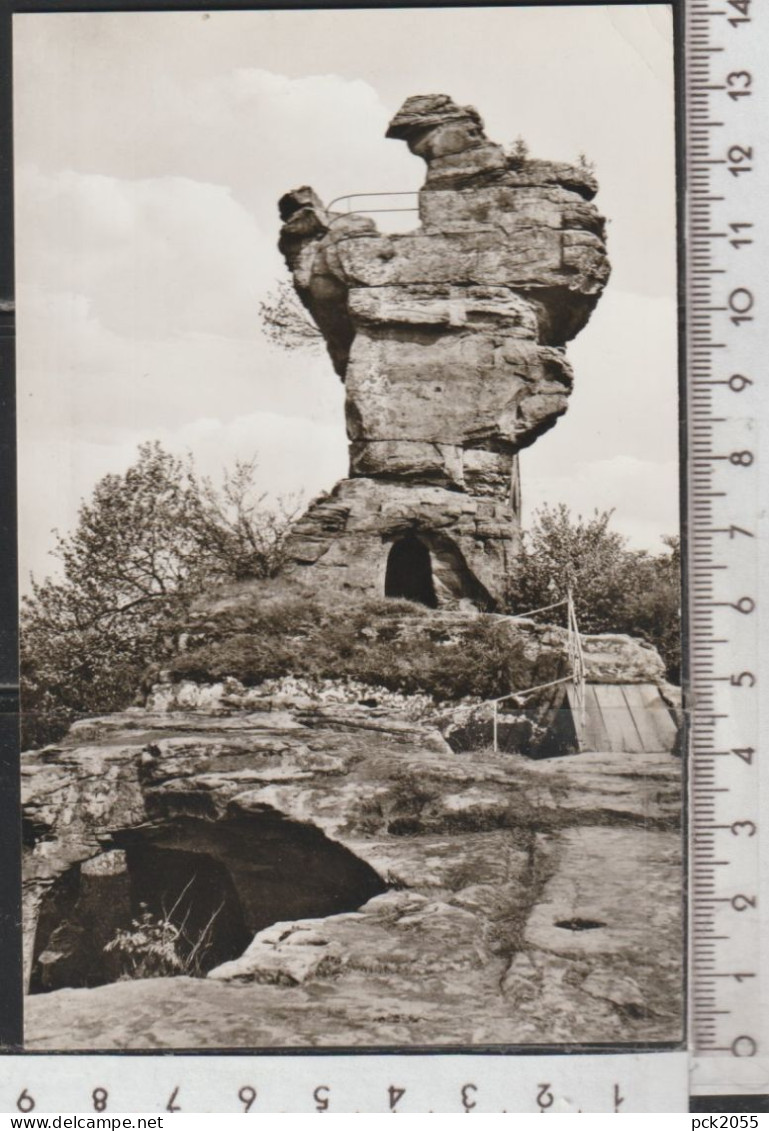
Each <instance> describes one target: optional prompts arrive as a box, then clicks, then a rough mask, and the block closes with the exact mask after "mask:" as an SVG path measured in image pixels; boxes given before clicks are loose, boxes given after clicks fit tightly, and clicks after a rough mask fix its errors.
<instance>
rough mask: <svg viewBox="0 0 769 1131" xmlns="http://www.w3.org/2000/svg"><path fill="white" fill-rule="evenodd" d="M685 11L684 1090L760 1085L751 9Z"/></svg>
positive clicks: (762, 869)
mask: <svg viewBox="0 0 769 1131" xmlns="http://www.w3.org/2000/svg"><path fill="white" fill-rule="evenodd" d="M685 22H686V35H685V43H684V61H685V106H686V109H685V119H686V120H685V123H683V128H684V134H685V141H686V156H685V164H686V200H685V212H686V217H685V225H686V252H685V269H686V308H687V317H686V322H687V326H686V345H687V351H686V352H687V358H686V369H687V374H686V377H687V389H686V392H687V401H688V405H687V409H688V413H687V415H688V423H687V437H688V453H689V454H688V470H689V475H688V524H687V535H688V581H689V592H688V616H689V661H690V707H691V708H692V711H691V715H690V727H691V729H690V737H691V761H690V767H691V773H690V793H689V814H690V827H689V849H690V886H689V892H690V896H689V905H690V955H691V960H690V967H689V1001H690V1048H691V1073H690V1075H691V1089H692V1092H693V1093H694V1094H704V1095H707V1094H718V1093H740V1092H769V1040H768V1038H769V1033H768V1032H767V1013H768V1010H767V1000H766V995H767V989H768V988H769V971H767V964H766V961H765V959H764V958H763V957H762V948H761V939H762V926H765V924H766V919H765V918H764V914H765V910H766V907H767V902H769V900H768V899H767V895H768V894H769V893H768V892H767V883H766V879H767V856H766V847H767V845H768V844H769V813H767V812H766V805H765V804H763V805H762V801H764V802H765V800H766V797H765V795H766V793H767V790H769V778H768V777H767V774H766V772H765V771H766V765H765V758H766V757H767V719H766V710H765V709H764V712H763V714H762V699H763V700H764V701H765V696H766V688H765V687H764V685H765V684H767V683H768V682H769V663H768V662H767V661H768V660H769V656H768V655H767V651H766V644H764V643H763V642H762V638H761V631H760V626H761V623H762V618H763V625H764V636H765V635H766V630H767V626H768V625H769V621H768V620H767V615H766V610H769V585H767V577H766V573H767V568H768V566H769V563H768V562H767V557H766V553H765V547H766V538H767V526H766V519H765V517H764V514H763V513H762V505H763V504H762V498H761V496H762V490H761V479H762V465H763V479H764V485H766V462H767V461H766V455H765V453H764V452H763V451H762V447H761V431H762V427H763V430H764V437H765V436H766V427H767V420H769V404H768V400H767V387H766V369H767V358H768V357H769V329H768V328H769V289H767V287H766V286H765V274H766V269H767V251H768V248H767V237H766V230H767V222H766V211H767V205H769V172H768V171H769V13H767V10H766V0H688V2H687V7H686V20H685ZM764 497H766V496H765V492H764ZM762 810H763V812H762Z"/></svg>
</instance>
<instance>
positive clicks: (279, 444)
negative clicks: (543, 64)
mask: <svg viewBox="0 0 769 1131" xmlns="http://www.w3.org/2000/svg"><path fill="white" fill-rule="evenodd" d="M150 439H152V440H159V441H160V442H161V443H162V444H163V446H164V447H165V448H166V449H167V450H169V451H172V452H174V453H176V454H178V455H181V456H184V455H186V454H187V453H188V452H190V453H192V455H193V458H194V460H195V466H196V467H197V469H198V471H199V472H200V473H201V474H203V475H207V476H209V477H210V478H211V479H213V481H214V482H218V481H220V479H221V474H222V469H223V467H232V466H233V464H234V463H235V460H237V459H251V458H253V457H254V456H256V458H257V461H258V473H257V483H258V485H259V488H260V490H264V491H266V492H268V494H269V496H270V497H271V498H272V499H277V498H279V497H281V496H283V497H286V496H289V495H300V494H301V495H303V497H304V499H305V500H306V502H309V501H310V500H311V499H312V498H313V496H314V495H316V494H318V493H319V492H320V491H324V490H330V488H331V487H333V485H334V483H335V482H336V481H337V480H338V479H340V478H341V477H342V476H343V475H344V474H345V473H346V470H347V448H346V443H345V439H344V426H343V424H342V419H341V416H340V418H339V421H338V423H336V424H318V423H317V422H314V421H311V420H308V419H306V418H302V417H291V416H282V415H278V414H275V413H270V412H262V413H252V414H251V415H248V416H242V417H238V418H236V419H234V420H231V421H227V422H225V421H222V420H218V419H215V418H210V417H208V418H201V419H198V420H193V421H191V422H190V423H188V424H186V425H184V426H183V427H180V428H168V427H166V428H155V429H153V430H149V431H147V430H142V431H140V432H136V431H132V430H131V429H130V428H123V429H119V430H116V431H115V432H114V433H112V434H110V435H109V436H108V437H107V438H106V439H104V440H99V439H95V438H89V439H81V440H80V441H78V442H77V443H73V442H72V437H71V436H70V435H69V434H68V433H65V432H62V431H55V430H53V431H47V432H45V433H39V434H38V435H36V436H35V437H30V439H29V441H28V442H27V443H25V444H23V445H22V446H21V448H20V455H19V482H20V487H19V512H20V522H19V527H20V546H19V559H20V561H19V576H20V580H21V584H22V588H23V589H24V588H26V587H27V585H28V579H29V573H30V571H32V572H33V573H35V574H36V575H38V576H44V575H46V574H48V573H51V572H55V569H56V562H55V559H53V558H51V557H50V551H51V549H52V548H53V545H54V538H53V534H52V530H53V528H54V527H56V528H57V529H59V530H60V531H61V532H62V533H65V532H66V531H67V530H70V529H72V528H73V526H74V524H75V522H76V521H77V511H78V507H79V505H80V502H81V501H82V499H83V498H87V497H88V496H89V495H90V494H91V492H92V491H93V488H94V486H95V485H96V483H97V481H98V480H99V479H100V478H101V477H102V476H104V475H107V474H109V473H122V472H124V471H125V470H126V469H127V468H128V467H130V465H131V464H132V463H133V462H134V461H135V459H136V454H137V447H138V445H139V444H140V443H142V442H143V441H146V440H150Z"/></svg>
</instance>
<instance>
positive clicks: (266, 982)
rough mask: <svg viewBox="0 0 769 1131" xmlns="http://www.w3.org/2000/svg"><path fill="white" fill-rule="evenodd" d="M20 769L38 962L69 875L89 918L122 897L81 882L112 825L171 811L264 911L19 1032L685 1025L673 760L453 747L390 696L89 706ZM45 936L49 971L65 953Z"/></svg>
mask: <svg viewBox="0 0 769 1131" xmlns="http://www.w3.org/2000/svg"><path fill="white" fill-rule="evenodd" d="M24 774H25V784H26V793H27V800H26V805H25V818H26V830H27V846H28V847H27V852H28V863H27V869H26V876H27V880H26V883H27V909H28V922H27V941H28V954H29V956H30V957H31V951H32V946H33V939H34V929H35V919H36V909H37V907H39V906H40V905H41V902H42V906H43V909H44V911H45V899H46V892H48V891H49V890H50V889H51V884H52V882H53V881H55V880H57V878H58V882H61V877H62V873H63V871H64V870H65V869H67V868H69V869H70V870H72V869H73V868H74V869H75V870H77V868H78V867H80V868H81V871H82V873H83V874H85V872H86V870H87V869H89V868H90V870H91V872H92V873H93V876H92V878H91V887H90V888H89V891H90V895H89V899H90V904H89V907H90V911H89V913H90V914H91V915H95V916H96V917H97V918H98V915H99V892H100V891H101V892H102V894H103V898H104V901H105V906H106V902H107V901H110V902H111V903H113V904H114V902H115V898H114V893H115V892H116V891H117V890H118V889H117V888H115V887H112V888H110V887H103V888H100V887H99V884H98V883H96V886H94V883H95V880H96V879H99V877H98V873H99V871H100V868H99V861H100V860H101V861H108V860H109V859H110V858H111V857H110V854H112V857H116V855H119V849H116V846H119V845H121V844H124V843H125V842H124V841H121V835H126V830H129V832H130V830H131V829H134V830H135V829H139V830H141V829H147V828H149V829H151V830H152V835H153V836H160V835H162V833H163V828H164V825H167V826H168V827H169V828H170V827H171V826H172V825H174V823H176V825H175V826H174V827H175V828H176V832H175V833H174V835H175V836H177V837H179V836H182V835H183V837H184V840H183V843H182V841H178V842H177V846H178V845H182V847H183V848H184V849H185V851H186V852H187V854H188V855H189V853H192V854H193V856H194V854H195V853H196V852H201V853H206V854H207V855H208V856H209V857H210V858H211V859H215V860H216V861H217V862H218V865H221V866H222V867H224V868H225V869H226V870H228V871H229V874H230V875H231V876H232V877H233V882H234V885H235V888H236V889H237V891H238V895H239V897H240V902H241V904H242V906H243V908H244V915H245V917H246V924H245V925H246V927H248V928H249V935H248V937H251V934H252V933H253V930H254V928H256V930H257V933H256V937H255V938H254V939H253V942H251V943H250V945H248V946H247V948H246V950H245V953H243V954H241V955H240V957H237V956H236V957H234V958H232V959H230V960H228V961H225V962H222V963H220V964H219V965H218V966H216V967H215V968H214V969H212V970H210V971H209V972H208V976H207V977H204V978H189V977H176V978H153V979H143V980H136V981H119V982H114V983H111V984H107V985H102V986H98V987H96V988H61V989H56V990H54V991H53V992H48V993H36V994H33V995H31V996H30V997H29V998H28V999H27V1008H26V1041H27V1047H28V1048H30V1049H35V1050H43V1049H121V1048H152V1049H156V1048H222V1047H236V1048H237V1047H245V1046H269V1047H278V1046H294V1045H303V1046H342V1045H347V1046H361V1045H368V1046H370V1045H434V1044H438V1045H453V1044H457V1045H458V1044H482V1043H490V1044H499V1043H505V1044H508V1043H509V1044H526V1045H529V1044H540V1043H551V1042H554V1043H561V1042H563V1043H571V1042H591V1043H592V1042H598V1043H602V1042H637V1041H673V1040H677V1039H679V1038H680V1035H681V1026H682V970H681V962H682V958H681V956H682V938H681V931H682V907H681V890H682V885H681V840H680V833H679V824H678V815H679V808H680V795H681V782H680V761H679V759H677V758H676V757H674V756H673V755H670V754H656V755H651V754H642V755H632V756H630V755H616V754H613V755H605V754H600V753H585V754H581V755H576V756H571V757H564V758H553V759H547V760H543V761H537V762H534V761H530V760H527V759H524V758H522V757H520V756H516V755H509V754H498V755H495V754H492V753H490V752H488V751H474V752H468V753H464V754H462V753H456V752H454V751H452V750H451V749H450V748H449V746H448V745H447V743H446V742H445V740H444V738H443V737H442V735H441V734H440V733H439V731H438V730H437V729H435V728H434V727H432V726H429V725H426V724H424V723H419V722H417V721H414V720H413V719H408V718H406V717H405V716H404V715H403V714H402V713H401V714H396V713H395V712H394V711H393V710H392V709H389V710H388V709H385V708H382V707H365V706H354V705H345V704H339V705H337V706H333V705H332V706H327V707H325V708H315V709H313V708H309V707H307V706H305V707H303V708H301V709H300V708H297V709H294V710H290V709H285V708H284V709H282V710H280V709H272V710H253V711H244V710H242V709H241V710H228V709H227V708H225V707H222V706H221V705H219V706H217V707H215V708H209V709H208V710H206V709H204V708H202V707H199V708H198V709H197V710H195V709H189V710H181V709H175V710H168V709H165V710H152V709H138V708H137V709H132V710H130V711H128V712H125V713H124V714H122V715H115V716H110V717H109V718H105V719H101V720H91V721H89V722H87V723H81V724H78V725H76V726H75V727H74V728H73V730H72V732H71V734H70V736H69V737H68V738H67V739H66V740H65V742H64V743H62V744H61V745H60V746H58V747H52V748H47V749H46V750H43V751H38V752H35V753H33V754H30V755H27V756H25V768H24ZM181 824H184V829H183V833H179V831H178V828H179V827H181ZM244 836H247V837H249V838H251V839H250V840H249V841H248V843H249V845H250V846H251V847H250V848H249V850H248V852H247V853H245V855H246V856H248V858H249V861H251V865H252V866H251V870H250V871H249V869H248V867H247V866H246V864H247V863H248V861H247V862H246V864H244V862H243V856H244V852H243V849H242V844H243V843H245V842H243V840H242V838H243V837H244ZM196 837H197V838H198V842H196ZM233 838H234V839H233ZM237 838H241V839H240V840H238V839H237ZM313 838H314V839H313ZM238 844H240V845H241V848H237V845H238ZM233 845H234V846H235V847H233ZM171 846H172V847H173V844H172V845H171ZM166 847H168V844H167V845H166ZM185 858H186V857H185ZM136 859H139V857H136ZM153 859H155V860H163V859H170V857H168V856H166V857H163V856H160V857H153ZM129 860H130V853H129ZM265 861H266V862H267V863H265ZM273 865H274V866H275V867H276V868H277V869H278V881H276V880H275V876H272V877H271V875H270V868H271V867H272V866H273ZM281 868H283V871H282V872H281V871H280V869H281ZM313 868H314V869H315V872H314V873H313V874H312V875H311V874H310V872H311V870H312V869H313ZM101 871H102V872H105V871H109V868H106V867H105V868H102V869H101ZM94 877H95V878H94ZM99 882H100V883H104V882H105V881H104V877H102V878H101V879H100V880H99ZM318 892H320V896H318ZM83 898H84V897H82V896H81V905H82V900H83ZM281 900H284V903H281ZM268 904H269V913H268V911H267V910H265V908H267V906H268ZM324 908H326V909H327V910H326V911H325V912H324V910H323V909H324ZM260 909H261V910H260ZM328 909H331V910H332V913H330V914H329V913H328ZM281 910H284V911H285V912H286V913H285V914H281ZM102 911H104V908H102ZM81 914H82V906H81ZM260 915H261V916H262V919H260ZM265 916H266V917H267V918H269V919H270V920H271V925H267V926H262V929H259V927H260V925H261V923H263V920H264V917H265ZM276 919H277V920H278V921H277V922H275V920H276ZM81 933H82V932H81ZM56 937H57V936H52V938H53V942H51V941H50V940H49V942H48V950H47V952H46V953H47V956H48V960H49V961H50V962H52V963H53V965H52V967H51V969H52V970H54V971H55V970H56V968H57V967H56V962H57V961H60V962H62V963H64V966H66V962H67V961H70V962H71V956H70V957H69V958H68V957H67V955H66V954H64V955H63V956H62V954H57V953H55V952H56V945H55V944H56ZM68 937H69V940H70V945H72V941H71V940H72V938H73V937H76V932H75V935H73V934H72V932H70V935H69V936H68ZM43 941H45V940H43ZM60 941H61V940H60ZM64 949H65V948H63V947H60V950H62V951H63V950H64ZM37 950H38V952H39V950H40V942H39V941H38V946H37ZM52 954H53V957H51V955H52ZM37 957H38V958H39V954H38V956H37ZM63 968H64V967H63Z"/></svg>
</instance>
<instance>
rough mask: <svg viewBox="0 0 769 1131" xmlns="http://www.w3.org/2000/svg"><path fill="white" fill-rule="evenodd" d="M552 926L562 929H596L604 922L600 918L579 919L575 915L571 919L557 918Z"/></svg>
mask: <svg viewBox="0 0 769 1131" xmlns="http://www.w3.org/2000/svg"><path fill="white" fill-rule="evenodd" d="M554 926H556V927H560V928H561V930H563V931H597V930H600V928H601V927H605V926H606V924H605V923H602V922H601V920H600V919H580V918H579V917H575V918H573V919H557V920H556V922H555V923H554Z"/></svg>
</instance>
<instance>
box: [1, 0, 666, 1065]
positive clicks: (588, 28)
mask: <svg viewBox="0 0 769 1131" xmlns="http://www.w3.org/2000/svg"><path fill="white" fill-rule="evenodd" d="M13 56H14V79H13V83H14V87H13V95H14V169H15V256H16V308H17V388H18V394H17V403H18V473H19V556H20V571H19V584H20V590H21V609H20V626H21V629H20V631H21V684H22V751H23V753H22V758H21V789H22V815H23V934H24V984H25V994H26V997H25V1005H24V1040H25V1049H27V1050H29V1051H35V1052H72V1051H78V1052H89V1051H110V1052H119V1051H122V1050H144V1051H154V1052H162V1051H174V1050H190V1051H199V1050H209V1051H215V1050H227V1049H230V1050H249V1049H254V1050H276V1049H282V1050H301V1049H315V1050H318V1049H320V1050H326V1049H327V1050H333V1049H346V1050H352V1051H356V1050H361V1049H367V1050H376V1049H390V1050H392V1049H405V1050H416V1049H459V1048H471V1049H473V1050H482V1049H483V1048H484V1047H505V1048H512V1049H522V1050H527V1049H531V1050H537V1049H545V1048H550V1049H555V1050H556V1051H557V1050H559V1049H566V1048H567V1047H569V1048H571V1047H575V1046H576V1047H578V1048H584V1049H598V1050H601V1049H609V1048H617V1049H619V1050H623V1049H631V1050H632V1049H637V1048H657V1047H660V1048H661V1047H667V1048H675V1047H680V1044H681V1042H682V1040H683V1036H684V1018H685V993H684V958H685V942H684V897H685V884H684V879H685V871H684V860H683V857H684V853H683V847H684V841H683V833H682V826H681V811H682V800H683V788H684V787H683V777H682V750H683V749H684V746H685V738H684V735H683V731H684V727H683V716H682V703H681V682H682V677H681V671H682V657H681V603H682V601H681V536H680V529H681V520H680V514H679V500H680V458H681V457H680V453H679V428H680V413H679V347H678V274H677V249H678V232H677V222H676V145H675V134H676V110H675V82H674V21H673V12H672V9H671V6H670V5H667V4H649V5H643V4H627V5H624V4H613V5H603V4H595V5H585V6H582V5H566V6H549V5H545V4H542V5H535V6H524V7H516V6H510V7H496V8H495V7H489V8H485V7H453V8H378V9H353V8H344V9H339V10H330V9H329V10H309V9H291V10H249V11H223V10H212V11H144V12H142V11H110V12H95V11H88V12H69V13H66V12H53V13H50V12H48V13H30V14H22V15H16V16H15V17H14V40H13Z"/></svg>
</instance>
